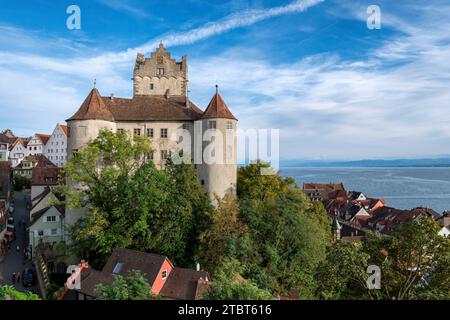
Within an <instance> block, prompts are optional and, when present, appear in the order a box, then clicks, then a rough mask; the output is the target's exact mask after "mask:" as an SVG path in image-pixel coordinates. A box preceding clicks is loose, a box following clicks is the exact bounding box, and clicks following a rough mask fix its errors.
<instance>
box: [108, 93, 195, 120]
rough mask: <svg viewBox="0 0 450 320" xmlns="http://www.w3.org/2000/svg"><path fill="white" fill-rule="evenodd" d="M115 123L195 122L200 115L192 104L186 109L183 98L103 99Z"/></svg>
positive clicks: (135, 97) (136, 97) (140, 97)
mask: <svg viewBox="0 0 450 320" xmlns="http://www.w3.org/2000/svg"><path fill="white" fill-rule="evenodd" d="M103 101H104V102H105V104H106V105H107V106H108V107H109V110H111V112H112V114H113V115H114V119H115V120H116V121H129V120H136V121H152V120H177V121H178V120H187V121H189V120H197V119H199V118H200V117H201V115H202V113H203V112H202V110H201V109H199V108H198V107H197V106H196V105H195V104H194V103H193V102H190V103H189V108H188V107H186V98H185V97H183V96H170V97H168V98H166V97H165V96H134V97H133V98H132V99H124V98H113V99H111V98H110V97H104V98H103Z"/></svg>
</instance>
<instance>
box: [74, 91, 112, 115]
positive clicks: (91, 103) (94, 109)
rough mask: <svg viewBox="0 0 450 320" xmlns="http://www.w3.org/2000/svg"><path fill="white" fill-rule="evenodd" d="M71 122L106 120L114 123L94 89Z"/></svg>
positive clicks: (109, 112)
mask: <svg viewBox="0 0 450 320" xmlns="http://www.w3.org/2000/svg"><path fill="white" fill-rule="evenodd" d="M71 120H106V121H114V117H113V115H112V113H111V111H110V110H109V109H108V107H107V106H106V104H105V102H104V101H103V99H102V97H101V96H100V93H99V92H98V90H97V89H96V88H94V89H92V90H91V92H90V93H89V95H88V96H87V97H86V99H85V100H84V102H83V103H82V104H81V107H80V108H79V109H78V111H77V112H76V113H75V114H74V115H73V116H72V117H70V118H69V119H67V121H71Z"/></svg>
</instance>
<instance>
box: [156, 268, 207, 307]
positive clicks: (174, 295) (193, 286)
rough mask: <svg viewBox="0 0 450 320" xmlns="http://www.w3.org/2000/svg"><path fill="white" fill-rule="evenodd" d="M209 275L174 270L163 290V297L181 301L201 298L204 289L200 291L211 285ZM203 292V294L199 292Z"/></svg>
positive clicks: (187, 270)
mask: <svg viewBox="0 0 450 320" xmlns="http://www.w3.org/2000/svg"><path fill="white" fill-rule="evenodd" d="M208 278H209V277H208V273H207V272H205V271H196V270H191V269H184V268H174V269H173V270H172V272H170V275H169V278H167V280H166V283H165V284H164V286H163V288H162V289H161V294H162V296H163V297H166V298H171V299H181V300H195V299H199V298H201V297H200V296H201V294H202V293H203V292H204V289H203V288H202V289H201V290H198V289H199V286H200V287H202V286H204V285H205V284H206V286H207V284H208V283H209V281H208V280H209V279H208ZM199 291H203V292H199Z"/></svg>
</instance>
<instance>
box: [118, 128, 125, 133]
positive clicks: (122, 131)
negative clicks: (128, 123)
mask: <svg viewBox="0 0 450 320" xmlns="http://www.w3.org/2000/svg"><path fill="white" fill-rule="evenodd" d="M117 132H118V133H124V132H125V131H124V130H123V129H117Z"/></svg>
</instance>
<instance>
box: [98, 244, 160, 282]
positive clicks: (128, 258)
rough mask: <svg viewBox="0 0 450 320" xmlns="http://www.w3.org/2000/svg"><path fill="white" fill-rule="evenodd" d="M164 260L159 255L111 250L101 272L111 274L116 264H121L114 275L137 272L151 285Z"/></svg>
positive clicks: (128, 250)
mask: <svg viewBox="0 0 450 320" xmlns="http://www.w3.org/2000/svg"><path fill="white" fill-rule="evenodd" d="M166 260H167V257H166V256H162V255H159V254H153V253H146V252H141V251H136V250H130V249H124V248H116V249H114V250H113V252H112V254H111V256H110V257H109V259H108V261H107V262H106V265H105V266H104V267H103V270H102V272H103V273H107V274H113V271H114V268H115V267H116V265H117V263H118V262H120V263H122V268H121V269H120V271H119V272H118V273H115V274H119V275H122V276H128V275H129V273H130V272H131V271H133V270H139V271H141V272H142V273H143V276H144V278H146V279H147V281H148V283H149V284H150V285H153V283H154V282H155V279H156V277H157V276H158V273H159V270H161V267H162V265H163V263H164V261H166Z"/></svg>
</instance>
